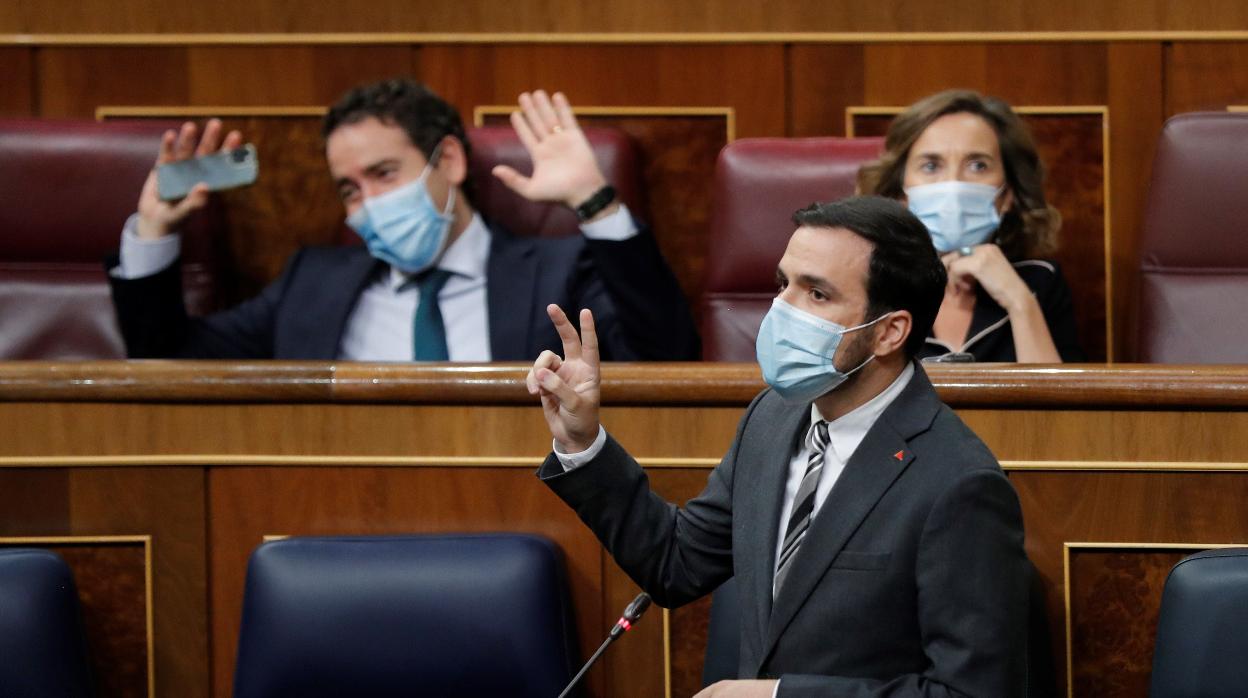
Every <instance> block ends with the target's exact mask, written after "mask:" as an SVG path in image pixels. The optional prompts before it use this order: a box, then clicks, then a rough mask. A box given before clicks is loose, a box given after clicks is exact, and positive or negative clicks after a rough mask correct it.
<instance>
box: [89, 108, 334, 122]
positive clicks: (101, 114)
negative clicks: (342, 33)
mask: <svg viewBox="0 0 1248 698" xmlns="http://www.w3.org/2000/svg"><path fill="white" fill-rule="evenodd" d="M326 111H328V108H327V107H316V106H309V107H231V106H204V107H195V106H180V107H157V106H113V105H106V106H101V107H96V108H95V120H96V121H104V120H105V119H135V118H183V117H198V116H217V117H249V116H261V117H264V116H270V117H271V116H277V117H308V116H315V117H318V118H319V117H322V116H325V112H326Z"/></svg>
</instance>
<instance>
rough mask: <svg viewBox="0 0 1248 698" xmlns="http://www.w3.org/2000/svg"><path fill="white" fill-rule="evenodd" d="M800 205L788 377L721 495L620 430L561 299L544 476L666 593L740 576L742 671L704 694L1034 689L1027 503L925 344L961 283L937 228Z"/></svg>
mask: <svg viewBox="0 0 1248 698" xmlns="http://www.w3.org/2000/svg"><path fill="white" fill-rule="evenodd" d="M794 222H795V223H796V224H797V226H798V228H797V231H796V232H795V233H794V234H793V237H792V238H791V239H790V240H789V244H788V248H787V249H786V251H785V254H784V257H783V258H782V259H781V260H780V264H779V267H778V270H777V280H778V282H779V287H780V290H779V294H778V295H777V298H776V300H775V302H774V303H773V306H772V309H771V310H770V312H769V313H768V315H767V317H766V318H765V319H764V321H763V325H762V328H761V329H760V332H759V339H758V347H757V349H758V358H759V363H760V365H761V368H762V371H763V377H764V379H765V380H766V381H767V383H768V384H769V386H770V388H769V389H768V390H765V391H764V392H763V393H762V394H760V395H759V396H758V397H757V398H755V399H754V401H753V402H752V403H751V404H750V406H749V408H748V409H747V410H746V413H745V416H744V417H743V418H742V420H741V423H740V426H739V427H738V430H737V434H736V438H735V439H734V441H733V443H732V446H731V447H730V448H729V450H728V454H727V455H726V456H725V457H724V459H723V461H722V462H721V463H720V464H719V466H718V467H716V468H715V469H714V470H713V471H712V472H711V474H710V477H709V479H708V482H707V485H706V488H705V489H704V490H703V491H702V493H701V494H699V495H698V496H697V497H696V498H694V499H692V500H690V501H689V502H688V503H687V504H686V505H685V507H684V508H677V507H675V506H674V505H672V504H669V503H667V502H665V501H663V500H662V499H661V498H659V497H658V496H656V495H655V494H653V493H652V492H651V491H650V489H649V486H648V484H647V478H646V475H645V473H644V472H643V471H642V469H641V468H640V467H639V466H638V464H637V463H636V461H635V460H633V459H632V458H631V457H630V456H629V455H628V454H627V453H626V452H625V451H624V449H623V447H621V446H620V445H619V444H618V443H616V442H615V441H614V440H613V439H612V438H611V437H610V436H608V435H607V434H606V432H605V430H603V429H602V427H601V425H600V424H599V421H598V404H599V373H598V342H597V337H596V335H595V332H594V330H595V326H594V317H593V314H592V313H591V312H589V311H586V310H582V311H581V314H580V325H581V327H580V336H579V338H578V336H577V332H576V330H575V329H574V328H573V327H572V325H571V323H570V322H569V321H568V320H567V318H566V317H565V316H564V315H563V313H562V311H561V310H560V309H558V308H554V307H552V308H549V309H548V312H549V314H550V315H551V319H552V321H553V322H554V324H555V325H556V326H557V327H558V329H559V333H560V336H561V337H562V338H563V344H564V356H563V357H562V358H561V357H559V356H557V355H555V354H554V353H551V352H547V353H544V354H542V355H541V356H540V357H539V358H538V360H537V361H536V363H535V364H534V367H533V370H532V371H531V372H530V374H529V376H528V387H529V391H530V392H531V393H534V394H538V395H540V396H541V401H542V407H543V411H544V413H545V416H546V420H547V423H548V425H549V426H550V429H551V432H552V434H553V435H554V439H555V442H554V443H555V453H552V454H551V456H550V457H548V458H547V460H546V462H545V463H544V464H543V465H542V467H541V469H540V471H539V475H540V477H541V478H542V479H543V480H545V482H546V483H547V484H548V485H549V486H550V487H551V489H553V490H554V491H555V492H556V493H557V494H558V495H559V496H560V497H561V498H563V500H564V501H565V502H567V503H568V504H569V505H570V506H572V507H573V508H574V509H575V510H576V512H577V514H578V515H579V516H580V517H581V519H582V520H584V521H585V522H586V523H587V524H588V525H589V526H590V528H591V529H593V531H594V532H595V534H597V536H598V538H599V540H601V541H602V542H603V544H604V545H605V546H606V547H607V548H608V550H609V551H610V552H611V554H612V555H613V556H614V557H615V560H616V562H617V563H619V565H620V566H621V567H622V568H623V569H624V570H625V571H626V572H627V573H628V574H629V575H630V576H631V577H632V578H633V580H634V581H636V582H637V584H639V585H640V586H641V587H642V589H644V590H646V591H647V592H649V593H650V594H651V595H653V596H654V597H655V599H656V601H658V602H659V603H660V604H663V605H665V606H678V605H680V604H683V603H686V602H688V601H691V600H693V599H696V598H698V597H699V596H702V595H704V594H707V593H709V592H710V591H711V590H713V589H715V587H717V586H718V585H719V584H720V583H721V582H723V581H724V580H725V579H727V578H728V577H730V576H734V575H735V577H736V579H737V583H738V585H739V590H740V596H741V608H740V618H741V636H740V642H741V644H740V647H741V649H740V658H739V664H738V672H739V673H738V676H739V677H740V679H744V680H738V681H725V682H720V683H717V684H715V685H713V686H711V687H709V688H707V689H706V690H705V691H703V693H702V694H700V695H701V696H759V697H762V698H769V697H770V696H981V697H984V698H989V697H991V698H1002V697H1008V696H1019V695H1021V694H1022V691H1023V682H1024V671H1025V667H1024V657H1025V643H1026V640H1025V638H1026V623H1027V583H1028V581H1027V580H1028V569H1029V568H1028V563H1027V560H1026V556H1025V554H1024V552H1023V530H1022V517H1021V511H1020V508H1019V503H1018V499H1017V496H1016V495H1015V493H1014V491H1013V489H1012V488H1011V486H1010V484H1009V482H1008V481H1007V480H1006V478H1005V475H1004V473H1003V472H1002V471H1001V468H1000V466H999V465H998V463H997V461H996V459H995V458H994V457H993V455H992V454H991V453H990V452H989V451H988V449H987V448H986V447H985V446H984V444H983V443H981V442H980V441H979V439H977V438H976V437H975V435H974V434H972V433H971V431H970V430H969V429H968V428H967V427H966V426H965V425H964V424H963V423H962V421H961V420H960V419H958V417H957V416H956V415H954V413H953V412H952V411H951V410H950V409H949V408H948V407H946V406H945V405H944V404H942V403H941V402H940V400H939V398H938V397H937V396H936V393H935V391H934V390H933V388H932V385H931V383H930V382H929V381H928V379H927V376H926V375H925V374H924V372H923V369H922V367H921V366H920V365H919V364H918V363H916V362H915V361H914V360H913V357H914V355H915V353H916V352H917V351H918V348H919V347H920V346H921V345H922V342H923V338H924V337H925V336H926V335H927V331H928V329H929V327H930V326H931V324H932V322H933V319H934V318H935V316H936V311H937V309H938V307H939V304H940V301H941V299H942V297H943V295H944V294H943V291H944V285H945V283H946V273H945V269H944V267H943V266H942V264H941V262H940V259H939V258H938V256H937V254H936V251H935V249H933V247H932V244H931V240H930V237H929V236H928V234H927V231H926V230H925V228H924V227H923V224H922V223H920V222H919V220H918V219H916V218H915V217H914V216H913V215H911V214H910V213H909V212H908V211H907V210H906V209H905V207H904V206H903V205H902V204H899V203H897V202H894V201H890V200H886V199H880V198H877V197H863V198H856V199H847V200H845V201H841V202H836V203H830V204H816V205H812V206H811V207H809V208H806V209H803V210H801V211H799V212H797V214H796V215H795V216H794ZM842 340H843V341H842ZM777 681H778V683H777Z"/></svg>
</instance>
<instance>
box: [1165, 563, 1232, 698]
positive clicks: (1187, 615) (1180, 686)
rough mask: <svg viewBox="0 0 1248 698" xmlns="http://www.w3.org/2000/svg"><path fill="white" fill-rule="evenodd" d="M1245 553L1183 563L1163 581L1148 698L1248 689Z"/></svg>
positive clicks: (1208, 696) (1216, 697)
mask: <svg viewBox="0 0 1248 698" xmlns="http://www.w3.org/2000/svg"><path fill="white" fill-rule="evenodd" d="M1245 628H1248V548H1222V549H1220V550H1207V551H1205V552H1202V553H1197V554H1195V555H1192V556H1191V557H1187V558H1184V559H1183V560H1181V561H1180V562H1179V563H1178V564H1177V565H1175V566H1174V568H1173V569H1171V570H1170V576H1169V577H1166V586H1165V590H1164V591H1162V595H1161V617H1160V618H1159V620H1158V622H1157V644H1156V646H1155V647H1154V649H1153V676H1152V686H1151V689H1150V691H1149V693H1150V695H1151V696H1152V697H1153V698H1186V697H1187V696H1191V697H1192V698H1195V697H1197V696H1199V697H1200V698H1220V697H1221V696H1242V695H1244V692H1245V690H1248V632H1245Z"/></svg>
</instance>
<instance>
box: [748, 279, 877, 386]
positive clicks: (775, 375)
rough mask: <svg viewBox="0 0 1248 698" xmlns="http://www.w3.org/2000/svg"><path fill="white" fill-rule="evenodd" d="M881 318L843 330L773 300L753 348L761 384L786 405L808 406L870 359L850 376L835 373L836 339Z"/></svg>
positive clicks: (838, 326) (780, 301)
mask: <svg viewBox="0 0 1248 698" xmlns="http://www.w3.org/2000/svg"><path fill="white" fill-rule="evenodd" d="M886 317H888V315H881V316H880V317H877V318H876V319H874V320H872V321H870V322H865V323H863V324H861V325H855V326H853V327H845V326H844V325H838V324H837V323H835V322H831V321H829V320H824V319H823V318H821V317H818V316H816V315H811V314H810V313H807V312H805V311H802V310H798V309H797V308H795V307H793V306H791V305H789V304H788V303H785V302H784V301H782V300H780V299H779V298H777V299H775V300H773V301H772V302H771V310H769V311H767V315H766V317H764V318H763V324H762V326H761V327H759V328H758V341H757V342H756V343H755V345H754V349H755V352H756V353H757V355H758V365H759V366H760V367H762V369H763V380H765V381H767V385H770V386H771V388H772V390H775V391H776V393H777V394H778V395H779V396H780V397H782V398H784V399H785V400H788V401H790V402H797V403H803V402H811V401H812V400H814V399H815V398H817V397H820V396H821V395H824V394H826V393H828V392H829V391H831V390H834V389H835V388H836V387H837V386H839V385H840V384H841V383H844V382H845V379H846V378H849V377H850V376H851V375H853V374H854V372H855V371H857V370H858V369H860V368H862V367H863V366H866V365H867V364H869V363H871V359H874V358H875V355H874V354H872V355H871V356H869V357H867V360H866V361H863V362H862V363H860V364H858V365H857V366H855V367H854V368H852V369H850V370H849V371H840V370H837V368H836V366H834V365H832V357H833V356H836V348H837V347H838V346H840V344H841V338H842V337H844V336H845V335H846V334H847V333H849V332H854V331H855V330H861V329H863V328H864V327H870V326H871V325H874V324H875V323H877V322H879V321H880V320H882V319H884V318H886Z"/></svg>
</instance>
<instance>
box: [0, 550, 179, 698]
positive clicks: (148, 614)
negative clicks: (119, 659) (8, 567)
mask: <svg viewBox="0 0 1248 698" xmlns="http://www.w3.org/2000/svg"><path fill="white" fill-rule="evenodd" d="M136 543H139V544H142V545H143V585H144V587H145V588H144V594H143V603H144V605H145V606H146V609H145V612H144V622H145V623H146V624H147V695H148V696H149V697H152V696H155V695H156V625H155V616H154V615H153V609H152V536H151V535H150V534H144V535H131V536H111V535H106V536H0V547H15V546H19V545H36V546H44V545H52V546H56V545H134V544H136Z"/></svg>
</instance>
